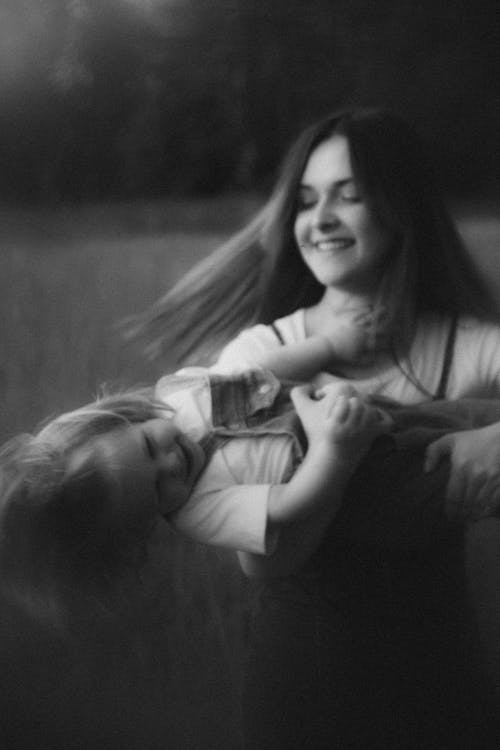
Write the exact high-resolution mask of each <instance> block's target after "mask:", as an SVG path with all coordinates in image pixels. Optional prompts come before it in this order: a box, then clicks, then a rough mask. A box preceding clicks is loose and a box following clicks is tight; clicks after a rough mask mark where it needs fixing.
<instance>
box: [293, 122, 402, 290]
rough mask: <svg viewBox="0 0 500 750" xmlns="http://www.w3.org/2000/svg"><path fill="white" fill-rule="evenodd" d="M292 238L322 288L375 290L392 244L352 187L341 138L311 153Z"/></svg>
mask: <svg viewBox="0 0 500 750" xmlns="http://www.w3.org/2000/svg"><path fill="white" fill-rule="evenodd" d="M294 234H295V240H296V242H297V245H298V247H299V248H300V252H301V255H302V257H303V259H304V262H305V263H306V265H307V266H308V267H309V269H310V270H311V272H312V273H313V274H314V276H315V277H316V279H317V280H318V281H319V283H320V284H323V286H325V287H333V288H337V289H339V290H346V291H347V290H349V291H356V292H367V291H369V292H370V291H373V290H374V289H375V288H376V287H377V285H378V283H379V280H380V273H381V267H382V265H383V261H384V260H385V258H386V257H387V252H388V248H389V247H390V245H391V241H390V237H389V234H388V232H387V231H386V230H385V229H384V228H383V227H382V226H381V225H380V222H379V221H378V220H377V218H376V217H375V216H374V214H373V212H372V211H371V209H370V207H369V206H368V204H367V203H366V201H365V200H364V197H363V195H362V193H361V190H360V188H359V186H358V185H357V183H356V179H355V176H354V174H353V170H352V165H351V156H350V151H349V144H348V142H347V138H345V137H344V136H341V135H335V136H332V137H331V138H329V139H328V140H326V141H324V142H323V143H320V144H319V146H317V147H316V149H315V150H314V151H313V152H312V153H311V156H310V157H309V161H308V162H307V164H306V168H305V170H304V174H303V175H302V180H301V185H300V189H299V200H298V207H297V214H296V217H295V224H294Z"/></svg>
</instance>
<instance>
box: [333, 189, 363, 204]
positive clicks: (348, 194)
mask: <svg viewBox="0 0 500 750" xmlns="http://www.w3.org/2000/svg"><path fill="white" fill-rule="evenodd" d="M338 195H339V198H340V200H342V201H345V202H346V203H360V202H361V195H360V193H359V190H357V189H356V186H355V185H351V184H349V185H343V186H342V187H341V188H340V190H339V193H338Z"/></svg>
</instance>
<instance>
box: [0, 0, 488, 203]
mask: <svg viewBox="0 0 500 750" xmlns="http://www.w3.org/2000/svg"><path fill="white" fill-rule="evenodd" d="M499 26H500V14H499V13H498V5H497V0H456V1H455V2H450V0H1V3H0V102H1V106H0V128H1V131H0V132H1V138H0V156H1V169H0V197H2V198H3V199H4V200H11V201H22V202H29V201H38V202H39V201H50V202H57V201H61V200H71V201H82V200H95V199H103V198H110V197H136V196H156V195H160V194H162V195H163V194H167V193H176V194H180V193H185V194H194V193H204V192H219V191H223V190H229V189H240V190H246V189H259V188H262V187H265V186H266V185H267V183H268V181H269V178H270V177H271V176H273V174H274V173H275V170H276V167H277V164H278V163H279V160H280V158H281V156H282V154H283V152H284V149H285V148H286V146H287V145H288V143H289V141H290V140H291V139H292V137H293V136H294V135H295V134H296V133H297V131H298V130H299V129H300V128H301V127H303V125H305V124H306V123H308V122H310V121H311V120H312V119H314V118H316V117H318V116H321V115H324V114H326V113H328V112H329V111H331V110H332V109H335V108H337V107H339V106H342V105H346V104H350V103H365V104H372V103H381V104H385V105H387V106H390V107H392V108H393V109H395V110H397V111H400V112H402V113H403V114H405V115H407V116H408V117H409V118H410V119H411V120H412V121H414V122H415V123H416V125H417V127H419V129H420V131H421V132H422V133H423V135H424V136H425V137H427V139H428V140H429V141H430V145H431V147H432V148H433V149H434V153H435V155H436V160H437V164H438V167H439V168H440V169H441V171H442V174H443V177H444V182H445V185H446V187H448V188H451V189H455V190H456V191H463V190H477V189H483V188H487V187H488V186H491V185H492V184H493V185H494V184H495V183H496V181H497V178H498V176H499V174H500V147H499V137H498V132H499V131H500V84H499V81H500V33H499V31H500V29H499Z"/></svg>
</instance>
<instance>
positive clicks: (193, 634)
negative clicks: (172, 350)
mask: <svg viewBox="0 0 500 750" xmlns="http://www.w3.org/2000/svg"><path fill="white" fill-rule="evenodd" d="M176 208H177V213H178V211H179V210H181V211H182V210H183V211H184V212H185V215H184V223H185V224H186V225H187V226H188V228H189V231H181V230H180V229H178V228H177V226H176V221H175V217H176V215H177V214H176V210H175V209H176ZM219 208H220V207H219ZM222 209H223V210H221V211H220V213H221V216H222V219H220V217H219V219H220V221H219V224H220V226H218V227H217V226H214V224H216V222H214V218H213V216H214V211H213V210H210V207H209V208H208V212H207V211H206V212H205V216H204V217H203V210H202V209H201V208H200V207H199V206H198V207H196V206H193V212H192V214H191V212H190V211H189V210H187V209H186V208H185V207H182V206H181V207H180V208H179V207H175V206H174V207H173V209H172V207H171V213H173V217H174V218H173V219H172V220H171V221H170V224H168V222H167V225H166V226H164V225H163V224H165V220H164V219H163V218H162V216H163V215H160V214H159V212H158V210H156V212H154V211H153V214H152V213H151V209H149V210H150V213H149V214H148V215H147V216H148V217H149V218H148V221H147V222H146V225H145V223H144V208H142V209H141V210H140V211H138V209H137V207H136V208H135V209H134V207H129V210H127V211H123V209H121V210H120V212H119V214H118V215H117V213H116V211H110V212H107V213H106V214H105V215H102V216H101V218H100V219H95V217H93V215H92V212H91V211H90V210H87V211H82V212H80V213H78V212H71V214H69V215H68V214H67V213H66V214H65V215H57V216H53V215H52V216H50V215H44V214H43V213H40V214H18V215H17V216H13V215H9V216H6V215H5V213H4V216H3V219H4V221H3V223H2V235H3V237H2V244H3V248H2V255H1V259H0V288H1V294H0V320H1V321H2V322H1V326H2V330H1V336H0V390H1V402H2V407H1V412H2V416H1V420H0V440H1V441H2V442H3V441H4V440H5V439H7V438H9V437H11V436H12V435H14V434H16V433H19V432H22V431H30V430H32V429H33V428H34V426H35V425H36V424H37V423H38V422H39V421H40V420H43V419H45V418H47V417H49V416H50V415H53V414H57V413H59V412H61V411H64V410H68V409H71V408H74V407H76V406H78V405H81V404H82V403H85V402H88V401H89V400H91V399H92V398H93V396H94V394H95V393H96V390H97V388H98V387H99V385H100V384H101V383H103V382H106V383H108V384H110V383H111V384H115V385H116V384H121V385H124V386H127V385H134V384H137V383H139V382H141V383H144V382H148V383H149V382H152V381H153V380H154V378H155V377H156V376H157V375H158V372H153V371H152V368H151V367H150V366H149V365H148V364H147V363H145V362H143V361H140V359H139V358H138V357H137V354H136V353H134V352H133V351H132V350H130V349H128V348H126V347H124V346H123V343H122V341H121V340H120V337H119V336H118V334H117V332H116V324H117V322H118V321H120V320H121V319H122V318H123V317H124V316H126V315H128V314H130V313H132V312H134V311H139V310H142V309H143V308H144V307H145V306H146V305H148V304H149V303H151V302H152V301H153V300H154V299H155V298H156V297H158V296H159V295H160V294H161V293H162V292H163V291H164V290H165V289H166V288H167V286H169V285H170V284H172V283H173V282H174V281H175V280H176V279H177V278H178V277H179V275H180V274H181V273H182V272H183V271H184V270H185V269H186V268H187V267H188V266H189V265H190V264H191V263H193V262H194V260H195V259H196V258H198V257H200V256H201V255H202V254H204V253H205V252H207V251H208V250H210V249H211V248H213V247H214V246H215V245H217V244H218V243H219V242H220V241H221V240H222V239H223V238H224V237H225V236H226V235H227V233H228V231H229V230H230V229H232V228H234V224H235V218H236V220H237V219H238V218H241V210H242V209H241V207H240V208H239V213H238V211H233V210H232V209H231V208H228V206H227V205H225V206H223V207H222ZM134 210H135V215H134ZM110 217H111V218H110ZM152 217H153V218H152ZM191 217H192V218H193V220H192V221H191V222H190V221H189V219H190V218H191ZM209 217H210V218H209ZM162 222H163V224H162ZM200 224H201V225H200ZM204 226H208V227H209V229H208V230H204V229H203V227H204ZM149 552H150V560H149V563H148V565H147V567H146V568H145V571H143V572H142V574H141V575H142V579H141V582H140V594H138V595H137V596H136V598H135V599H134V600H133V601H129V602H128V603H127V609H128V614H127V615H126V616H125V615H124V618H125V620H126V622H127V627H128V628H129V635H130V636H131V638H132V636H134V637H135V635H136V636H137V639H138V642H140V648H139V651H138V653H134V654H133V653H132V652H133V651H134V648H132V647H131V646H130V643H129V641H128V640H127V641H126V643H128V646H127V648H126V649H125V652H123V653H122V652H120V649H118V655H116V654H115V656H114V657H113V658H111V657H109V660H107V658H104V662H103V657H102V655H100V656H99V659H98V660H99V661H100V662H102V663H101V664H98V663H96V661H95V660H94V657H93V656H92V653H93V652H92V650H91V651H90V652H89V654H90V655H89V654H87V655H85V654H82V653H79V654H75V653H69V652H68V651H67V649H66V650H64V649H63V651H64V654H63V655H62V651H61V648H62V646H61V645H60V647H57V648H56V647H55V646H54V642H53V641H51V640H50V639H49V644H50V646H49V647H47V641H45V640H44V639H43V638H42V637H41V636H40V633H39V632H38V631H37V630H36V629H33V628H32V627H31V626H29V627H27V628H26V627H20V626H19V622H17V621H15V622H13V621H11V620H9V619H8V618H7V617H6V616H4V617H3V619H2V620H1V623H0V624H1V628H0V636H1V638H2V643H1V644H0V658H1V661H0V664H1V667H2V672H4V673H5V674H7V675H8V676H9V678H10V679H1V680H0V683H1V684H0V690H3V699H7V705H8V712H9V715H10V717H11V720H10V723H9V724H8V726H9V732H10V734H9V743H10V744H11V745H12V746H13V747H14V746H15V742H16V741H18V742H19V747H23V746H24V745H26V746H29V745H30V743H31V744H32V745H33V747H35V746H36V747H42V745H43V743H42V741H41V734H42V733H43V732H45V733H46V734H47V732H48V734H47V736H48V737H50V738H51V740H50V741H52V742H54V741H55V740H54V737H59V738H60V743H61V748H62V747H64V748H65V750H66V748H68V750H69V748H72V747H73V746H74V747H89V748H90V747H92V748H93V747H96V748H97V749H99V747H101V746H102V747H103V748H104V747H113V748H114V747H120V748H125V750H135V749H136V748H137V750H139V748H149V747H151V748H160V747H161V748H163V747H165V748H172V749H173V750H177V749H178V750H191V749H193V750H195V749H197V748H200V750H206V749H208V748H212V747H213V748H214V750H215V748H217V749H218V750H219V749H220V750H223V749H224V748H227V750H233V748H237V747H239V722H238V705H239V700H238V696H239V691H240V663H241V658H242V655H243V652H244V647H245V632H246V627H247V620H248V613H247V609H248V605H247V596H246V593H247V592H246V584H245V582H244V580H243V577H242V575H241V573H240V572H239V569H238V567H237V564H236V562H235V559H234V556H233V554H232V553H229V552H225V551H220V550H214V549H208V548H205V547H203V546H201V545H196V544H193V543H190V542H186V541H184V540H183V539H181V538H180V537H179V536H178V535H175V534H174V533H173V532H170V531H168V530H165V531H164V532H162V534H161V535H160V537H159V538H158V539H156V541H155V543H154V544H152V545H151V548H150V551H149ZM138 591H139V589H138ZM96 627H97V626H96ZM97 635H98V634H96V633H89V639H90V641H92V639H93V638H96V637H97ZM40 638H42V640H41V642H40ZM137 639H136V640H137ZM132 640H133V638H132ZM117 642H119V639H117ZM34 643H36V644H38V645H40V643H42V644H43V646H40V648H36V649H34V648H33V644H34ZM27 653H29V654H30V657H29V658H28V657H27V656H26V654H27ZM47 653H50V658H47ZM56 683H58V684H56ZM6 691H9V697H8V698H6V694H5V693H6ZM2 706H5V700H2ZM5 710H6V709H5ZM75 722H76V725H77V728H76V729H75V730H73V729H71V726H73V725H75ZM21 727H24V728H23V729H21ZM30 732H31V734H30ZM50 741H49V740H48V742H50ZM79 743H80V744H79Z"/></svg>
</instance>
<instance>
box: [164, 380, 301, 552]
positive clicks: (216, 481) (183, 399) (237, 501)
mask: <svg viewBox="0 0 500 750" xmlns="http://www.w3.org/2000/svg"><path fill="white" fill-rule="evenodd" d="M217 371H218V369H217ZM208 374H209V373H208V370H206V369H204V368H186V369H184V370H181V371H179V372H178V373H176V376H178V377H177V378H174V379H172V377H171V376H168V375H167V376H165V377H164V378H161V379H160V380H159V381H158V383H157V384H156V388H155V396H156V398H158V399H159V400H161V401H163V402H164V403H166V404H168V405H169V406H170V407H171V408H172V409H173V410H174V412H173V414H172V415H170V416H171V418H172V419H173V420H174V422H175V423H176V425H177V427H178V428H179V429H180V430H182V431H183V432H185V433H186V434H187V435H188V436H189V437H190V438H191V439H193V440H200V439H201V438H202V437H204V436H205V435H207V434H208V433H209V432H210V431H211V430H212V429H213V423H212V411H211V396H210V383H209V378H208ZM267 375H268V382H267V381H266V382H265V383H264V385H263V386H261V387H260V388H259V392H258V393H257V394H256V399H255V402H256V403H255V406H256V407H257V408H258V406H259V404H260V402H262V404H263V405H269V404H270V403H272V401H273V400H274V397H275V395H276V393H277V391H278V390H279V383H278V381H277V380H276V379H275V378H274V376H273V375H272V373H265V371H262V380H263V381H264V380H265V376H267ZM181 376H182V377H181ZM293 448H294V444H293V437H292V436H291V435H287V434H275V435H271V434H265V435H259V436H254V437H248V436H245V435H244V434H242V435H238V436H235V437H231V438H229V439H228V440H227V441H226V442H225V444H224V445H223V446H222V447H219V448H217V449H216V451H215V452H214V453H213V455H212V456H211V458H210V459H209V461H208V463H207V465H206V466H205V468H204V469H203V471H202V473H201V474H200V476H199V478H198V481H197V482H196V485H195V487H194V489H193V492H192V493H191V495H190V497H189V499H188V501H187V503H185V505H183V506H182V508H180V509H179V510H178V511H176V512H175V513H172V514H170V515H169V522H170V523H171V524H172V526H174V528H176V529H177V530H178V531H181V532H182V533H183V534H186V535H187V536H188V537H190V538H191V539H194V540H195V541H198V542H203V543H205V544H213V545H217V546H219V547H229V548H231V549H236V550H240V551H244V552H251V553H256V554H265V553H269V552H270V551H271V550H272V548H273V547H274V545H275V543H276V537H275V536H274V535H273V538H272V539H271V538H270V536H269V534H268V532H267V508H268V497H269V490H270V487H271V485H272V484H280V483H282V482H284V481H287V480H288V479H289V477H290V475H291V473H292V470H293V456H294V455H295V453H294V450H293Z"/></svg>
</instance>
